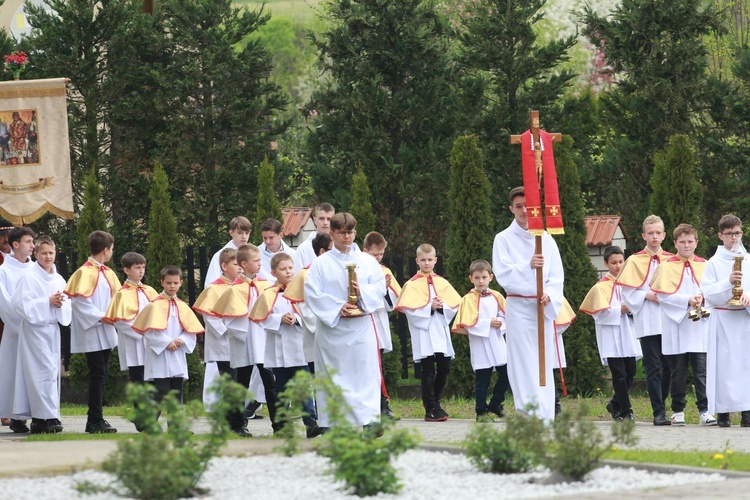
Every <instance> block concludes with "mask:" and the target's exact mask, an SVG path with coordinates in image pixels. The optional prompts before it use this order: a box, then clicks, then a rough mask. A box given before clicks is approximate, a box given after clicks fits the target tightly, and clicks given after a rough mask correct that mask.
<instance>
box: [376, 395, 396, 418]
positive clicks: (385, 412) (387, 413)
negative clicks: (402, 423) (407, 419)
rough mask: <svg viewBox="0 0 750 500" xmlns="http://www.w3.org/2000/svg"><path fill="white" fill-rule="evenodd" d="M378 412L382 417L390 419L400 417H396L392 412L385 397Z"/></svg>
mask: <svg viewBox="0 0 750 500" xmlns="http://www.w3.org/2000/svg"><path fill="white" fill-rule="evenodd" d="M380 414H381V415H382V416H384V417H388V418H390V419H391V420H401V417H398V416H396V414H395V413H393V410H392V409H391V405H390V404H389V403H388V400H387V399H386V400H385V403H382V404H381V405H380Z"/></svg>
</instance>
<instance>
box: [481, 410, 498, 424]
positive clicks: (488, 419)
mask: <svg viewBox="0 0 750 500" xmlns="http://www.w3.org/2000/svg"><path fill="white" fill-rule="evenodd" d="M477 422H481V423H483V424H493V423H495V419H494V418H492V415H490V413H489V412H484V413H477Z"/></svg>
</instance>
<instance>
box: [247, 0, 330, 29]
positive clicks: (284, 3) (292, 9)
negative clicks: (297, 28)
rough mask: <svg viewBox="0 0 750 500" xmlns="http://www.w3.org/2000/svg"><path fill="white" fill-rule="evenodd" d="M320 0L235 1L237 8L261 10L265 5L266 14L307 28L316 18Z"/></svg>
mask: <svg viewBox="0 0 750 500" xmlns="http://www.w3.org/2000/svg"><path fill="white" fill-rule="evenodd" d="M318 3H319V0H266V1H264V2H258V1H256V0H246V1H243V0H234V5H235V6H236V7H247V8H249V9H252V10H259V9H260V8H261V7H262V6H263V4H265V12H270V13H271V15H272V16H279V17H284V18H287V19H289V20H291V21H292V22H294V23H295V24H301V25H303V26H307V25H308V24H310V22H311V21H312V20H313V18H314V17H315V8H317V6H318Z"/></svg>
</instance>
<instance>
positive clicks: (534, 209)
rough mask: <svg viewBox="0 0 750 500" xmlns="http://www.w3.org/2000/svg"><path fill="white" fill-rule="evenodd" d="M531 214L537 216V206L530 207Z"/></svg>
mask: <svg viewBox="0 0 750 500" xmlns="http://www.w3.org/2000/svg"><path fill="white" fill-rule="evenodd" d="M531 216H532V217H539V209H538V208H532V209H531Z"/></svg>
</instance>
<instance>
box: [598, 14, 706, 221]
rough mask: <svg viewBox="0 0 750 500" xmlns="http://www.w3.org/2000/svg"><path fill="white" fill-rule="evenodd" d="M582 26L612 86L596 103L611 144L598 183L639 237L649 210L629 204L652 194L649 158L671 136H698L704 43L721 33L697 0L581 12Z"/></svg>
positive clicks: (703, 96)
mask: <svg viewBox="0 0 750 500" xmlns="http://www.w3.org/2000/svg"><path fill="white" fill-rule="evenodd" d="M583 20H584V22H585V28H584V30H583V32H584V34H585V35H586V36H587V37H588V38H589V39H590V40H591V42H592V43H593V45H594V46H595V47H598V48H599V50H601V51H602V52H603V53H604V56H605V58H606V60H607V63H608V64H609V65H611V66H612V68H613V70H614V73H615V75H617V78H618V84H617V85H616V87H615V90H613V91H612V92H611V93H610V94H607V95H605V96H603V97H602V109H603V114H602V123H603V125H604V126H605V131H604V132H603V134H605V135H606V136H607V137H610V138H611V140H610V141H609V143H608V145H607V148H606V150H605V152H604V155H603V158H602V161H601V163H600V166H599V171H598V176H599V178H602V179H605V178H606V179H608V180H609V181H610V182H611V183H612V185H616V186H617V189H612V190H609V191H608V194H609V195H610V197H609V198H610V200H609V203H608V204H609V205H610V206H612V207H614V209H615V210H616V211H618V212H619V213H621V214H622V215H623V220H624V221H625V224H626V228H627V229H628V230H629V232H630V233H631V234H638V233H639V232H640V229H639V225H640V222H641V221H642V220H643V218H644V216H645V215H647V214H646V212H645V211H646V210H647V207H648V205H647V204H643V203H633V200H648V198H649V196H650V194H651V189H650V183H649V181H650V179H651V175H652V173H653V171H654V155H655V153H656V152H657V151H660V150H662V149H664V148H665V147H666V146H667V142H668V141H669V138H670V137H671V136H672V135H673V134H687V135H688V136H690V137H695V136H697V135H700V134H698V133H697V132H696V125H697V124H698V123H699V122H700V120H699V118H700V115H701V113H702V111H703V109H705V108H707V107H708V103H709V102H710V101H711V100H712V99H713V96H712V95H711V94H712V90H713V89H712V87H711V86H709V85H708V79H707V77H708V71H707V69H706V64H707V50H706V47H705V45H704V43H703V39H704V38H705V37H708V36H710V35H712V34H714V33H715V32H717V31H720V30H721V20H720V18H719V17H718V16H717V14H716V12H715V10H714V8H713V6H712V5H711V4H708V5H706V3H705V2H703V1H702V0H656V1H645V0H625V1H623V2H622V4H621V5H620V6H619V7H617V8H616V9H615V10H614V11H613V12H612V13H611V15H608V16H600V15H598V14H597V13H596V12H595V11H594V10H593V9H592V8H591V7H587V8H586V10H585V12H584V13H583Z"/></svg>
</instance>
